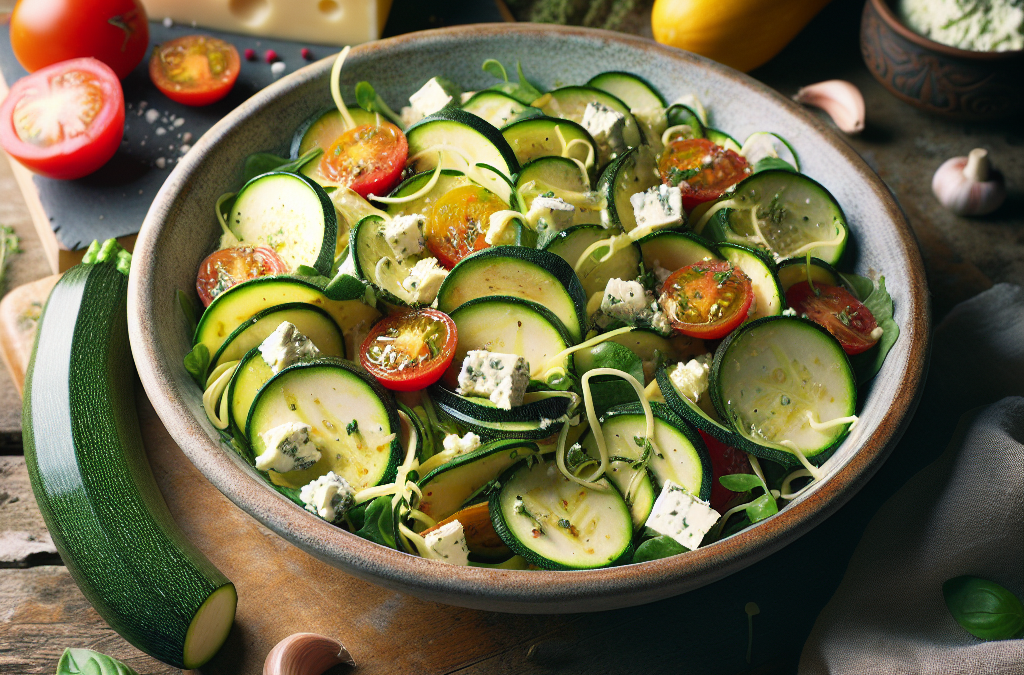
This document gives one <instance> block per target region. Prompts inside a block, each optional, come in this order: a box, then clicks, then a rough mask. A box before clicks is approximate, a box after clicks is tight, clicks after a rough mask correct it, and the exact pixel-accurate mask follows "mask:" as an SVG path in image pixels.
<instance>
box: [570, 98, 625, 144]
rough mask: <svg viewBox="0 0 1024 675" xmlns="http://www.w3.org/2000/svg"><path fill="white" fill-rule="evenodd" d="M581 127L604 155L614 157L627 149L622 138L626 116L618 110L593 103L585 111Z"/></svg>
mask: <svg viewBox="0 0 1024 675" xmlns="http://www.w3.org/2000/svg"><path fill="white" fill-rule="evenodd" d="M580 126H582V127H583V128H584V129H586V130H587V131H588V132H589V133H590V135H591V137H593V139H594V142H595V143H597V147H598V148H599V149H600V150H601V154H602V155H604V156H614V155H616V154H618V153H620V152H622V151H623V150H625V149H626V141H625V140H623V138H622V132H623V130H624V129H625V127H626V116H625V115H623V114H622V113H620V112H619V111H618V110H613V109H612V108H609V107H608V106H606V105H603V104H601V103H596V102H593V101H592V102H590V103H588V104H587V107H586V108H584V109H583V119H582V121H581V122H580Z"/></svg>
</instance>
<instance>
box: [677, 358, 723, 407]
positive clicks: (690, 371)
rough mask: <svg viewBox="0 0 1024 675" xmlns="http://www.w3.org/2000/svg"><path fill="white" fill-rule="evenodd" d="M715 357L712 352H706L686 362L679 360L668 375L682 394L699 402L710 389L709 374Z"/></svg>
mask: <svg viewBox="0 0 1024 675" xmlns="http://www.w3.org/2000/svg"><path fill="white" fill-rule="evenodd" d="M714 358H715V357H714V356H712V355H711V354H704V355H702V356H698V357H697V358H695V359H690V360H689V361H687V362H686V363H683V362H679V363H678V364H677V365H676V367H675V368H673V369H672V371H671V372H670V373H669V376H668V377H669V379H670V380H672V384H674V385H675V387H676V389H678V390H679V393H680V394H682V395H683V396H685V397H686V398H688V399H690V401H692V402H693V403H697V402H698V401H700V397H701V396H703V395H704V393H705V392H706V391H707V390H708V374H709V373H710V372H711V362H712V361H714Z"/></svg>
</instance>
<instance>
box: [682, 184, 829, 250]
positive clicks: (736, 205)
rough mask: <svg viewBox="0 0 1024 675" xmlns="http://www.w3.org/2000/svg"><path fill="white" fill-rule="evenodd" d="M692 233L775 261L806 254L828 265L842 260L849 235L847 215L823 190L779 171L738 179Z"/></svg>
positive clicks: (817, 185) (816, 185)
mask: <svg viewBox="0 0 1024 675" xmlns="http://www.w3.org/2000/svg"><path fill="white" fill-rule="evenodd" d="M694 231H695V232H697V234H700V235H701V236H703V237H706V238H708V239H710V240H712V241H715V242H730V243H733V244H740V245H741V246H748V247H751V248H764V249H767V250H768V252H769V253H771V255H772V257H774V258H775V260H777V261H778V260H784V259H785V258H796V257H802V256H805V255H806V254H807V252H808V251H809V252H810V254H811V255H812V256H813V257H816V258H821V259H822V260H824V261H825V262H827V263H828V264H830V265H835V264H836V262H837V261H838V260H839V259H840V258H841V257H842V255H843V250H844V249H845V248H846V240H847V236H848V231H847V226H846V216H845V215H844V214H843V210H842V208H840V206H839V204H838V203H837V202H836V200H835V198H833V197H832V195H831V194H829V192H828V190H826V189H825V188H824V187H822V186H821V185H820V184H818V183H817V182H815V181H813V180H811V179H810V178H808V177H807V176H804V175H803V174H799V173H793V172H791V171H784V170H781V169H772V170H768V171H762V172H760V173H756V174H754V175H753V176H750V177H749V178H745V179H743V180H742V181H741V182H740V183H739V184H737V186H736V191H735V192H733V193H732V194H731V196H729V197H728V198H726V199H721V200H719V201H718V202H716V203H715V205H714V206H713V207H711V208H710V209H708V211H707V212H706V213H705V214H704V216H703V217H701V219H700V220H699V221H698V222H697V225H696V226H695V227H694Z"/></svg>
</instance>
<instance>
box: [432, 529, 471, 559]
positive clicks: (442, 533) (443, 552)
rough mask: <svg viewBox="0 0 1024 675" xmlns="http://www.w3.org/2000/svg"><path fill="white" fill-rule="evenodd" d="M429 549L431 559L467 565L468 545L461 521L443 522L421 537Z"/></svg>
mask: <svg viewBox="0 0 1024 675" xmlns="http://www.w3.org/2000/svg"><path fill="white" fill-rule="evenodd" d="M423 539H424V543H425V544H426V546H427V550H429V551H430V559H431V560H440V561H441V562H446V563H448V564H449V565H468V564H469V546H467V545H466V534H465V532H463V530H462V523H460V522H459V521H458V520H453V521H451V522H449V523H445V524H444V525H442V526H441V527H439V528H437V529H436V530H434V531H433V532H428V533H427V534H426V536H425V537H424V538H423Z"/></svg>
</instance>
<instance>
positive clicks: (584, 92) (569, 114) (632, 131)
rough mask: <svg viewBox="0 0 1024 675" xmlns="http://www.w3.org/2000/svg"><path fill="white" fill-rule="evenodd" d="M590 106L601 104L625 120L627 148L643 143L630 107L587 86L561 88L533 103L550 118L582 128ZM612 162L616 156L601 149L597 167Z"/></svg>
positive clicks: (616, 98) (623, 133) (607, 94)
mask: <svg viewBox="0 0 1024 675" xmlns="http://www.w3.org/2000/svg"><path fill="white" fill-rule="evenodd" d="M589 103H600V104H601V105H603V106H606V107H608V108H611V109H612V110H614V111H616V112H618V113H621V114H622V115H623V116H624V117H625V118H626V122H625V125H624V126H623V128H622V140H623V141H624V142H625V144H626V146H627V147H629V148H635V147H638V146H639V145H640V144H641V143H643V140H644V138H643V132H641V131H640V125H639V124H637V122H636V118H635V117H633V113H632V112H630V110H629V106H628V105H626V104H625V103H623V102H622V101H621V100H620V99H619V98H618V97H616V96H614V95H612V94H609V93H608V92H607V91H603V90H601V89H597V88H595V87H588V86H573V87H562V88H560V89H555V90H554V91H551V92H548V93H547V94H544V95H543V96H541V97H540V98H539V99H537V100H536V101H534V106H535V107H537V108H540V109H541V110H543V111H544V114H545V115H547V116H548V117H557V118H560V119H564V120H571V121H573V122H576V123H577V124H579V123H581V122H582V121H583V112H584V111H585V110H586V108H587V104H589ZM613 159H615V156H614V154H605V152H604V150H603V149H602V148H601V147H598V156H597V164H598V166H604V165H605V164H607V163H608V162H610V161H611V160H613Z"/></svg>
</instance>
